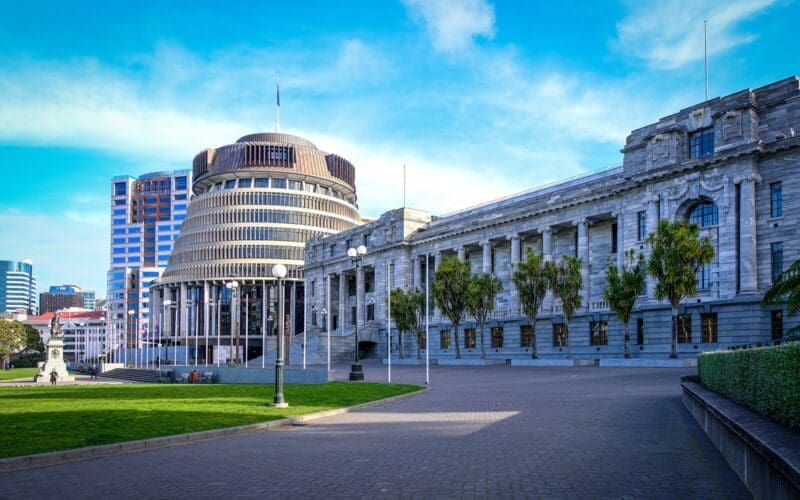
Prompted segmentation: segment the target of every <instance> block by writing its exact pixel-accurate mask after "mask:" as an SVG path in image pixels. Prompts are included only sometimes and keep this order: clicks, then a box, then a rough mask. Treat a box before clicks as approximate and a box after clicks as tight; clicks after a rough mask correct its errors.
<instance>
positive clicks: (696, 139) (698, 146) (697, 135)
mask: <svg viewBox="0 0 800 500" xmlns="http://www.w3.org/2000/svg"><path fill="white" fill-rule="evenodd" d="M713 153H714V127H709V128H706V129H703V130H698V131H697V132H693V133H691V134H689V157H690V158H700V157H701V156H708V155H710V154H713Z"/></svg>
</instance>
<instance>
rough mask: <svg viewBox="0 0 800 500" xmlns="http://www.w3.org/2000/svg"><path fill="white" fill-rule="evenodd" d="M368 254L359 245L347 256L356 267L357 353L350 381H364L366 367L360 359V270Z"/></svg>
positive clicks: (355, 353)
mask: <svg viewBox="0 0 800 500" xmlns="http://www.w3.org/2000/svg"><path fill="white" fill-rule="evenodd" d="M366 253H367V247H365V246H364V245H358V247H357V248H353V247H350V248H348V249H347V256H348V257H350V261H351V262H352V263H353V265H354V266H355V267H356V321H355V323H356V328H355V351H354V353H353V365H352V366H351V367H350V380H364V367H363V366H362V365H361V363H360V362H359V359H358V269H359V267H361V260H362V259H363V258H364V255H366Z"/></svg>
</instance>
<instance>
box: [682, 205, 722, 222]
mask: <svg viewBox="0 0 800 500" xmlns="http://www.w3.org/2000/svg"><path fill="white" fill-rule="evenodd" d="M689 222H691V223H692V224H697V225H698V226H700V227H707V226H716V225H717V224H718V223H719V211H718V210H717V206H716V205H715V204H714V203H712V202H710V201H702V202H700V203H698V204H697V205H695V206H694V208H693V209H692V211H691V212H690V213H689Z"/></svg>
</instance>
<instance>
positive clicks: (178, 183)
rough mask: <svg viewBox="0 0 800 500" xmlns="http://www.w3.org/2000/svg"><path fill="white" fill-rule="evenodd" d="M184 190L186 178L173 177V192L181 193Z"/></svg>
mask: <svg viewBox="0 0 800 500" xmlns="http://www.w3.org/2000/svg"><path fill="white" fill-rule="evenodd" d="M185 189H186V177H185V176H181V177H175V191H183V190H185Z"/></svg>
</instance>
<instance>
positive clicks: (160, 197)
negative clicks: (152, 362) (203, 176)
mask: <svg viewBox="0 0 800 500" xmlns="http://www.w3.org/2000/svg"><path fill="white" fill-rule="evenodd" d="M191 185H192V172H191V170H177V171H171V172H152V173H149V174H145V175H142V176H140V177H138V178H135V177H130V176H119V177H114V178H113V179H112V180H111V193H110V195H111V196H110V197H111V235H110V237H111V255H110V266H109V271H108V291H107V307H108V322H109V328H112V329H113V330H114V331H124V332H127V339H128V340H127V344H128V346H133V345H134V344H135V342H137V339H138V340H139V341H141V340H145V339H147V338H148V336H149V335H148V321H149V317H150V292H149V287H150V283H151V282H152V281H153V280H154V279H156V278H158V277H160V276H161V273H162V272H163V271H164V268H165V267H166V265H167V262H168V260H169V256H170V253H171V252H172V246H173V244H174V242H175V240H176V238H177V237H178V233H179V232H180V229H181V224H182V222H183V219H184V217H186V208H187V207H188V205H189V200H190V198H191ZM137 329H138V330H139V331H138V333H139V334H140V335H136V333H137ZM119 347H120V346H117V348H119Z"/></svg>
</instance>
